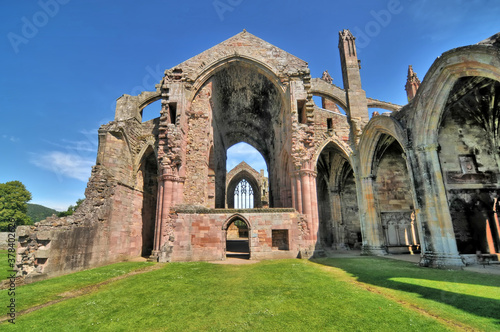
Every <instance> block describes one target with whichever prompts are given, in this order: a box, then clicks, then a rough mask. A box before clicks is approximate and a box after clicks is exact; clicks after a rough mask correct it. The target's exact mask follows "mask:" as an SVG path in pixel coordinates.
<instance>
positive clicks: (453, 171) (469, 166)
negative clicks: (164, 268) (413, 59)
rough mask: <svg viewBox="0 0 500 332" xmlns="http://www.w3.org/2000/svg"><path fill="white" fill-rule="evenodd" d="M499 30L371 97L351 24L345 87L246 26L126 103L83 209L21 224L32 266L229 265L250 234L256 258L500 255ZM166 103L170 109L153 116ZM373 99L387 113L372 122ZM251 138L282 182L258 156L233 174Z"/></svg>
mask: <svg viewBox="0 0 500 332" xmlns="http://www.w3.org/2000/svg"><path fill="white" fill-rule="evenodd" d="M499 39H500V38H499V35H498V34H497V35H495V36H492V37H491V38H489V39H487V40H484V41H482V42H480V43H478V44H475V45H470V46H466V47H461V48H457V49H453V50H450V51H448V52H445V53H443V54H442V55H441V56H440V57H439V58H437V60H436V61H435V63H434V64H433V65H432V67H431V68H430V69H429V72H428V73H427V74H426V76H425V79H424V80H423V82H420V80H419V79H418V77H417V75H416V73H415V72H414V71H413V68H412V67H411V66H409V69H408V76H407V82H406V87H405V88H406V92H407V96H408V100H409V102H408V104H407V105H405V106H399V105H395V104H393V103H390V102H384V101H380V100H377V99H373V98H369V97H367V96H366V93H365V91H364V90H363V89H362V85H361V75H360V66H359V61H358V55H357V51H356V43H355V37H354V36H353V35H352V34H351V32H350V31H348V30H343V31H340V33H339V51H340V58H341V66H342V76H343V77H342V81H343V88H341V87H338V86H336V85H334V84H333V83H332V78H331V77H330V75H329V74H328V72H327V71H325V72H324V73H323V75H322V77H321V78H314V77H312V76H311V72H310V70H309V68H308V65H307V63H306V62H305V61H303V60H301V59H299V58H297V57H295V56H293V55H291V54H289V53H287V52H285V51H283V50H281V49H279V48H277V47H276V46H274V45H271V44H269V43H267V42H266V41H264V40H262V39H260V38H258V37H256V36H254V35H252V34H250V33H248V32H246V31H243V32H241V33H239V34H237V35H235V36H234V37H232V38H229V39H228V40H226V41H224V42H222V43H220V44H218V45H216V46H214V47H212V48H210V49H208V50H206V51H205V52H203V53H201V54H199V55H197V56H195V57H193V58H191V59H189V60H187V61H185V62H183V63H181V64H179V65H177V66H175V67H173V68H172V69H169V70H166V71H165V76H164V78H163V79H162V80H161V82H159V84H158V85H157V86H156V90H155V91H145V92H143V93H141V94H140V95H137V96H130V95H123V96H122V97H120V98H119V99H118V100H117V106H116V114H115V120H114V121H112V122H110V123H108V124H106V125H103V126H102V127H101V128H100V129H99V148H98V156H97V162H96V166H95V167H94V168H93V171H92V177H91V178H90V180H89V184H88V187H87V190H86V200H85V202H84V203H83V204H82V206H81V207H80V208H79V210H78V211H77V212H76V213H75V215H74V216H72V217H68V218H62V219H61V220H59V221H58V223H53V222H51V221H50V220H49V221H43V222H41V223H39V224H38V225H37V226H36V227H34V228H29V227H20V228H19V231H18V237H19V246H20V248H24V247H28V246H29V247H31V248H35V251H33V250H30V251H28V250H25V251H23V250H22V249H21V250H20V251H19V257H18V262H19V264H18V268H19V270H20V273H21V274H22V275H24V276H26V277H27V278H28V279H29V278H30V277H32V276H35V275H44V276H53V275H56V274H58V273H64V272H67V271H71V270H75V269H79V268H83V267H89V266H96V265H100V264H104V263H109V262H114V261H118V260H121V259H124V258H127V257H134V256H139V255H145V256H149V257H150V259H152V260H158V261H161V262H167V261H190V260H221V259H225V258H226V250H227V246H228V241H230V240H235V239H231V238H230V237H231V236H233V235H235V234H236V233H238V236H240V234H245V236H246V237H245V239H244V241H246V242H245V245H247V248H248V255H249V256H250V259H268V258H292V257H293V258H295V257H302V258H309V257H312V256H321V255H328V254H329V253H330V252H332V251H334V250H352V249H360V250H361V253H362V254H372V255H384V254H387V253H408V252H411V253H415V254H420V257H421V261H420V263H421V265H423V266H433V267H459V266H462V265H463V264H473V263H474V262H475V261H476V259H478V257H479V258H484V257H488V258H490V259H495V258H496V257H497V256H498V255H497V253H498V252H499V251H500V237H499V236H500V235H499V230H500V226H499V220H498V211H499V209H500V207H499V200H498V196H499V193H500V128H499V118H500V89H499V87H500V56H499V54H500V50H499V47H500V46H499V45H500V41H499ZM336 81H337V80H336ZM402 83H403V82H402ZM313 96H316V97H315V98H313ZM318 98H320V99H318ZM314 100H317V101H319V100H321V105H316V104H315V102H314ZM156 101H159V103H158V105H159V107H160V109H159V114H158V115H159V117H157V118H155V119H152V120H149V121H142V111H143V109H144V108H145V107H147V106H148V105H150V104H152V103H154V102H156ZM318 104H319V102H318ZM160 105H161V106H160ZM368 108H377V109H383V110H386V111H387V112H381V113H382V114H379V112H378V111H377V112H374V113H373V116H372V117H371V118H370V116H369V112H368ZM148 110H149V109H148ZM240 142H245V143H247V144H249V145H251V146H252V147H254V148H255V149H256V150H257V151H259V153H260V154H261V155H262V156H263V158H264V160H265V162H266V164H267V173H268V179H265V178H264V177H263V173H262V172H261V173H259V172H257V171H255V170H253V169H252V168H251V167H250V166H248V165H246V164H240V165H239V166H238V169H237V170H236V171H234V172H233V171H230V172H229V173H228V172H227V169H226V159H227V151H228V148H230V147H231V146H233V145H234V144H237V143H240ZM235 197H236V198H235ZM54 224H57V225H59V226H53V225H54ZM235 227H236V228H235ZM245 232H246V233H245ZM82 234H84V235H82ZM67 238H72V239H74V240H75V241H74V242H75V244H74V245H73V244H72V245H69V244H68V243H67V241H66V240H65V239H67ZM62 243H66V245H63V244H62ZM56 248H57V249H56ZM30 255H38V256H37V257H42V256H43V257H47V258H46V259H43V260H34V259H31V258H30V257H31V256H30ZM68 262H71V263H68Z"/></svg>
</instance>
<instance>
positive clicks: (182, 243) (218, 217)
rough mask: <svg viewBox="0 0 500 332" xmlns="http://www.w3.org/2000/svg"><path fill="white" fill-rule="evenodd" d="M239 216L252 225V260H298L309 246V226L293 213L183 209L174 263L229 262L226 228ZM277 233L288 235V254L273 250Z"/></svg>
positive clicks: (178, 219)
mask: <svg viewBox="0 0 500 332" xmlns="http://www.w3.org/2000/svg"><path fill="white" fill-rule="evenodd" d="M194 211H196V212H194ZM236 213H237V214H238V216H241V217H243V218H244V219H245V220H247V221H248V222H249V224H250V229H249V241H250V243H249V244H250V258H251V259H274V258H296V257H297V255H298V254H299V252H300V251H301V249H302V248H304V247H306V245H307V243H306V242H305V241H304V240H305V237H306V235H307V233H308V227H307V223H306V222H305V220H304V219H303V217H302V216H301V215H300V214H298V213H297V212H296V211H295V210H293V209H250V210H227V209H226V210H218V209H215V210H199V209H195V210H189V209H187V210H186V209H184V210H182V209H181V208H179V209H177V210H176V213H175V221H174V222H175V231H174V237H175V241H174V244H173V248H172V254H171V257H170V260H171V261H211V260H223V259H225V246H226V243H225V242H226V231H225V229H223V228H224V225H225V223H227V222H228V220H230V219H231V218H232V217H234V216H235V215H236ZM273 230H275V231H276V230H286V231H287V232H286V233H288V242H289V248H288V250H280V248H276V247H273ZM276 236H277V235H276V232H275V237H276ZM280 236H281V237H282V236H283V235H282V234H280ZM275 241H276V240H275Z"/></svg>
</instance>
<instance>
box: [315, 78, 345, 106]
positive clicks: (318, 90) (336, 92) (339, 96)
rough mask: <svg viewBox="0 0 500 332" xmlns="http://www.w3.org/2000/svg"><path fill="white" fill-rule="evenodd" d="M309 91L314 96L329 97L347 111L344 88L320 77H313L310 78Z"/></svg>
mask: <svg viewBox="0 0 500 332" xmlns="http://www.w3.org/2000/svg"><path fill="white" fill-rule="evenodd" d="M311 93H312V94H313V95H315V96H320V97H327V98H330V99H332V100H333V101H334V102H335V103H337V104H339V105H340V106H341V107H342V108H343V109H344V110H345V111H347V99H346V96H345V90H344V89H341V88H339V87H338V86H336V85H334V84H331V83H328V82H326V81H324V80H322V79H320V78H313V79H311Z"/></svg>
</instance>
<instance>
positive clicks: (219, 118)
mask: <svg viewBox="0 0 500 332" xmlns="http://www.w3.org/2000/svg"><path fill="white" fill-rule="evenodd" d="M205 86H210V88H211V99H210V107H211V109H212V130H213V142H214V143H213V146H214V156H215V160H216V162H215V163H216V168H215V173H216V176H215V182H216V184H215V207H216V208H224V207H225V205H226V201H227V200H228V199H227V198H228V197H226V195H229V193H227V192H226V170H227V164H226V161H229V160H228V152H229V151H228V148H229V147H232V146H233V145H235V144H237V143H241V142H244V143H246V144H248V145H250V146H252V147H253V148H255V149H256V150H257V151H258V152H259V154H260V155H261V156H262V158H263V159H264V161H265V164H266V165H267V166H268V167H266V168H267V171H268V174H269V199H270V202H269V205H270V206H271V207H272V206H274V205H275V202H274V201H273V192H278V191H279V190H280V188H279V187H278V185H277V177H278V174H275V173H277V172H276V170H277V166H278V165H277V163H278V162H277V153H276V152H277V150H278V149H280V148H281V144H282V143H281V142H282V137H281V136H282V135H283V136H284V135H286V133H284V132H282V127H281V121H280V119H281V116H280V114H281V112H283V101H282V92H280V90H279V89H278V88H277V86H276V85H275V83H273V82H271V80H270V79H269V78H268V77H266V76H265V75H264V74H262V73H261V70H259V69H257V68H256V67H254V66H252V65H251V64H249V63H247V62H244V61H233V62H230V63H227V64H225V65H224V66H222V67H221V68H220V69H219V70H218V71H217V72H215V73H214V74H213V75H212V77H211V78H210V79H209V80H208V81H207V83H206V84H205ZM283 141H284V140H283ZM246 180H247V181H248V182H249V183H250V184H251V181H249V179H246ZM253 192H254V195H255V194H256V188H255V187H253ZM259 192H260V190H259ZM278 196H279V194H278ZM277 204H278V205H279V203H277ZM254 206H255V204H254Z"/></svg>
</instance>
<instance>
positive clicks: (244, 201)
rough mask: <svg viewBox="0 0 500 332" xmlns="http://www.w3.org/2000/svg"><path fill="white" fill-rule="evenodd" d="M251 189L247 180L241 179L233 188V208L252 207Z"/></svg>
mask: <svg viewBox="0 0 500 332" xmlns="http://www.w3.org/2000/svg"><path fill="white" fill-rule="evenodd" d="M253 202H254V197H253V189H252V186H251V185H250V184H249V183H248V181H247V180H245V179H243V180H241V181H240V183H238V185H237V186H236V188H235V189H234V208H235V209H253Z"/></svg>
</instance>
